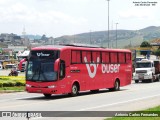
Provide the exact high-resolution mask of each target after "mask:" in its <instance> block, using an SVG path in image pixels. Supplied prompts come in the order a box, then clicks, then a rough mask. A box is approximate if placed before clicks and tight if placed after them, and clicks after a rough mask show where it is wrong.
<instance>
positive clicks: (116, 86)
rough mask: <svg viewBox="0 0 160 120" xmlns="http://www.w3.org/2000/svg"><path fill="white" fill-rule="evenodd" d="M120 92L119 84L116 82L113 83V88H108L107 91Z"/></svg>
mask: <svg viewBox="0 0 160 120" xmlns="http://www.w3.org/2000/svg"><path fill="white" fill-rule="evenodd" d="M119 90H120V83H119V81H118V80H116V81H115V83H114V87H113V88H109V91H119Z"/></svg>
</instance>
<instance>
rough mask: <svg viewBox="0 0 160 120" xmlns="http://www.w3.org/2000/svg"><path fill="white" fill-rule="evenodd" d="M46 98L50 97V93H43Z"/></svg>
mask: <svg viewBox="0 0 160 120" xmlns="http://www.w3.org/2000/svg"><path fill="white" fill-rule="evenodd" d="M43 95H44V96H45V97H46V98H50V97H51V94H43Z"/></svg>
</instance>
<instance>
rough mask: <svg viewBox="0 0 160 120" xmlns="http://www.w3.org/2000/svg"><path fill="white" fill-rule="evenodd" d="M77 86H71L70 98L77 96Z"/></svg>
mask: <svg viewBox="0 0 160 120" xmlns="http://www.w3.org/2000/svg"><path fill="white" fill-rule="evenodd" d="M78 92H79V91H78V85H77V84H73V86H72V91H71V94H70V95H71V96H72V97H74V96H77V94H78Z"/></svg>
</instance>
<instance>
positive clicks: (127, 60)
mask: <svg viewBox="0 0 160 120" xmlns="http://www.w3.org/2000/svg"><path fill="white" fill-rule="evenodd" d="M130 60H131V54H130V53H126V62H127V63H129V62H130Z"/></svg>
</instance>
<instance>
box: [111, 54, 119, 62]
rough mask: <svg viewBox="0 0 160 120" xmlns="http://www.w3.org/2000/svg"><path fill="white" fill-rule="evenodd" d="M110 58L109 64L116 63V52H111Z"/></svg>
mask: <svg viewBox="0 0 160 120" xmlns="http://www.w3.org/2000/svg"><path fill="white" fill-rule="evenodd" d="M110 57H111V63H117V62H118V59H117V53H116V52H112V53H111V54H110Z"/></svg>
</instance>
